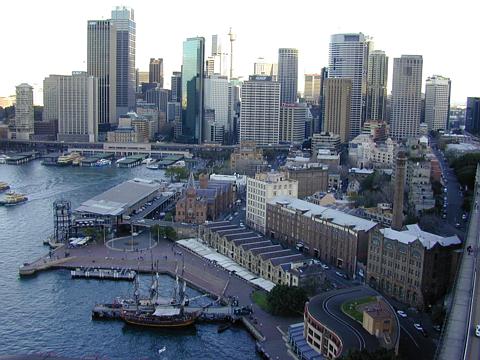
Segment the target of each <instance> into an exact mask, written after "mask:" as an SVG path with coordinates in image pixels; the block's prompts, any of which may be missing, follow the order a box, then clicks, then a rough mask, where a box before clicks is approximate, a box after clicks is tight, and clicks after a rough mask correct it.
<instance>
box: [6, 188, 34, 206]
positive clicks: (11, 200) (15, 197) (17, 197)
mask: <svg viewBox="0 0 480 360" xmlns="http://www.w3.org/2000/svg"><path fill="white" fill-rule="evenodd" d="M27 200H28V198H27V197H26V196H25V195H23V194H17V193H15V192H13V191H9V192H8V193H7V195H5V199H4V200H0V205H4V206H14V205H18V204H22V203H24V202H26V201H27Z"/></svg>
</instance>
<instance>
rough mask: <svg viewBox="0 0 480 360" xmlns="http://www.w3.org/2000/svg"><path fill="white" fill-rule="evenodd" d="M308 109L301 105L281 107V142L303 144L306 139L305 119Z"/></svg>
mask: <svg viewBox="0 0 480 360" xmlns="http://www.w3.org/2000/svg"><path fill="white" fill-rule="evenodd" d="M307 111H308V108H307V107H306V106H303V105H301V104H282V105H281V106H280V125H279V141H285V142H289V143H296V144H299V143H302V142H303V140H304V139H305V119H306V113H307Z"/></svg>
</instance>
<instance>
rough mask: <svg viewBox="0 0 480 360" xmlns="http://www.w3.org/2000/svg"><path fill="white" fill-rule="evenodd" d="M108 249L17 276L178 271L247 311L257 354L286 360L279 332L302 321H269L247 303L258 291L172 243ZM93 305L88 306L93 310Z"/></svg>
mask: <svg viewBox="0 0 480 360" xmlns="http://www.w3.org/2000/svg"><path fill="white" fill-rule="evenodd" d="M132 250H133V251H131V250H128V249H123V250H118V249H112V248H109V247H107V246H105V245H103V244H90V245H88V246H85V247H81V248H72V249H65V248H63V247H62V248H60V249H56V250H54V251H52V253H51V256H48V255H46V256H44V257H42V258H40V259H38V260H37V261H34V262H32V263H30V264H25V265H24V266H22V267H21V268H20V270H19V272H20V275H21V276H26V275H30V276H31V275H34V274H36V273H38V272H41V271H46V270H53V269H68V270H75V269H77V268H80V267H84V268H87V267H98V268H105V269H108V268H111V267H114V268H123V269H130V270H135V271H137V272H140V273H153V272H158V273H159V274H166V275H170V276H172V277H175V275H176V274H177V269H183V276H182V278H183V279H184V280H185V281H186V282H187V284H188V285H189V286H190V287H192V288H194V289H196V290H199V291H201V292H203V293H206V294H209V295H210V296H212V297H213V298H223V299H227V298H228V297H230V296H233V297H236V298H237V299H238V302H239V304H241V305H244V306H251V307H252V309H253V313H252V314H250V315H248V316H246V315H244V316H241V317H240V318H241V321H242V323H244V324H245V327H246V328H247V330H248V331H249V332H250V333H251V334H252V336H254V337H255V339H257V341H258V343H257V349H259V350H260V351H261V352H263V353H265V354H267V355H268V356H269V357H270V358H273V359H277V358H278V359H290V357H289V355H288V353H287V347H286V345H285V340H284V339H283V338H282V332H281V331H280V330H282V331H284V332H286V331H287V328H288V326H289V325H290V324H292V323H298V322H300V321H302V316H298V317H294V318H283V317H277V316H273V315H271V314H269V313H267V312H265V311H264V310H262V309H261V308H260V307H259V306H258V305H257V304H255V303H253V300H252V299H251V297H250V296H251V294H252V293H253V291H255V290H258V289H259V288H258V287H257V286H255V285H254V284H251V283H248V282H247V281H245V280H244V279H242V278H240V277H239V276H237V275H235V274H232V273H230V272H228V271H226V270H224V269H223V268H221V267H220V266H218V265H215V264H213V263H211V262H209V261H208V260H207V259H204V258H202V257H200V256H198V255H197V254H195V253H193V252H192V251H190V250H189V249H187V248H184V247H182V246H180V245H179V244H177V243H174V242H171V241H168V240H160V242H158V243H157V244H156V246H154V247H153V248H152V249H151V250H137V251H136V250H135V249H132ZM93 305H94V304H92V306H93Z"/></svg>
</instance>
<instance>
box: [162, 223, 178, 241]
mask: <svg viewBox="0 0 480 360" xmlns="http://www.w3.org/2000/svg"><path fill="white" fill-rule="evenodd" d="M165 236H166V237H167V238H169V239H170V240H177V232H176V231H175V229H174V228H172V227H171V226H167V227H166V228H165Z"/></svg>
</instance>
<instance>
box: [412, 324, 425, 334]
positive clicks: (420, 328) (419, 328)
mask: <svg viewBox="0 0 480 360" xmlns="http://www.w3.org/2000/svg"><path fill="white" fill-rule="evenodd" d="M413 327H414V328H415V329H417V330H418V331H420V332H423V327H422V325H420V324H419V323H415V324H413Z"/></svg>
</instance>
